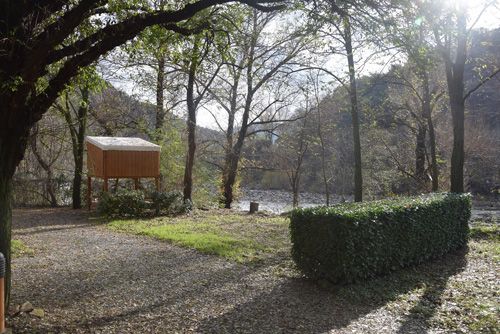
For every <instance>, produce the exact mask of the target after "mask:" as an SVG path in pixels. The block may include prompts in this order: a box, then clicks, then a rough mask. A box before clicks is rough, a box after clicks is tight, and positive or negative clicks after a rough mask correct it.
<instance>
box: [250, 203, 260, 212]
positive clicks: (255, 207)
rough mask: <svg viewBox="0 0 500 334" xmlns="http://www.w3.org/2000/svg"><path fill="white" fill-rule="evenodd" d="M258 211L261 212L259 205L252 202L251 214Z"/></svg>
mask: <svg viewBox="0 0 500 334" xmlns="http://www.w3.org/2000/svg"><path fill="white" fill-rule="evenodd" d="M257 211H259V203H257V202H250V213H256V212H257Z"/></svg>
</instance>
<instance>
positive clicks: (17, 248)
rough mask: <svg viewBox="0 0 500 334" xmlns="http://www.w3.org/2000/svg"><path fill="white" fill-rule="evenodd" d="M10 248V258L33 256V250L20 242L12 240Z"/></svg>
mask: <svg viewBox="0 0 500 334" xmlns="http://www.w3.org/2000/svg"><path fill="white" fill-rule="evenodd" d="M11 247H12V248H11V251H12V256H14V257H17V256H22V255H33V254H34V251H33V249H31V248H29V247H28V246H26V244H25V243H24V242H22V241H21V240H16V239H14V240H12V245H11Z"/></svg>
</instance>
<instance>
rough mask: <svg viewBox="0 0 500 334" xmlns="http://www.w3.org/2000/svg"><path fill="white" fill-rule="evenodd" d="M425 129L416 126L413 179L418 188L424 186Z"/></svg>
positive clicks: (419, 125) (421, 126) (420, 125)
mask: <svg viewBox="0 0 500 334" xmlns="http://www.w3.org/2000/svg"><path fill="white" fill-rule="evenodd" d="M426 133H427V129H426V127H425V126H423V125H422V124H420V123H419V124H418V128H417V135H416V145H415V177H416V178H417V180H418V183H419V187H422V188H423V187H424V185H425V151H426V150H425V136H426Z"/></svg>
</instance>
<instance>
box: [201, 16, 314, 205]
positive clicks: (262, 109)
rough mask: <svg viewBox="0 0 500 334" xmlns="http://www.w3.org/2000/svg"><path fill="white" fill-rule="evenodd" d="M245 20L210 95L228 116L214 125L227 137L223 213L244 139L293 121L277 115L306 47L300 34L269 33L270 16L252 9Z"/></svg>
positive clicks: (286, 99) (287, 98) (287, 97)
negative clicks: (232, 51)
mask: <svg viewBox="0 0 500 334" xmlns="http://www.w3.org/2000/svg"><path fill="white" fill-rule="evenodd" d="M246 17H247V20H246V22H245V23H244V24H243V27H242V28H240V30H239V31H237V32H235V33H234V34H233V38H234V40H235V42H234V45H232V50H234V54H232V55H230V56H229V59H230V60H228V61H227V62H226V63H225V67H224V70H221V71H220V73H219V75H218V83H217V85H216V86H217V89H215V88H214V89H210V90H209V91H210V93H211V95H212V97H213V99H214V100H215V102H216V103H217V105H218V106H219V107H220V108H221V109H222V110H224V111H225V112H226V113H227V126H226V127H223V126H221V124H220V123H218V124H219V128H220V129H221V130H222V131H223V132H224V133H225V137H226V143H225V147H224V149H225V157H224V162H223V167H222V196H223V203H224V206H225V207H226V208H231V204H232V202H233V199H234V189H233V188H234V185H235V183H236V178H237V175H238V168H239V164H240V159H241V154H242V150H243V146H244V143H245V139H246V138H247V137H249V136H252V135H256V134H258V133H263V132H273V130H275V129H276V126H278V125H279V124H280V123H283V122H288V121H293V120H295V119H296V118H294V117H291V118H288V117H286V116H285V115H282V114H281V111H283V110H284V108H285V107H286V106H288V105H289V104H290V103H291V102H292V98H291V95H293V94H294V92H291V91H290V89H289V87H288V86H289V84H288V82H289V81H290V80H291V77H290V76H291V74H292V73H294V72H295V71H296V68H297V67H300V64H299V63H300V62H298V59H297V58H299V57H300V55H302V54H303V53H304V50H305V49H306V47H308V46H310V43H308V42H310V41H309V40H308V38H307V37H306V36H304V35H303V33H302V32H301V31H299V30H297V31H294V32H292V33H290V31H279V32H277V33H274V34H273V33H272V32H271V31H269V30H268V29H270V25H271V22H273V21H272V20H273V19H275V18H276V14H275V13H271V14H263V13H260V12H258V11H255V10H254V11H252V12H250V13H248V15H247V16H246ZM240 111H241V113H240ZM240 117H241V118H240ZM215 118H216V119H217V117H215ZM238 121H239V124H238V123H237V122H238Z"/></svg>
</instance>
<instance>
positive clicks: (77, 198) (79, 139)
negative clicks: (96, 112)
mask: <svg viewBox="0 0 500 334" xmlns="http://www.w3.org/2000/svg"><path fill="white" fill-rule="evenodd" d="M80 90H81V93H82V103H81V105H80V108H78V131H77V132H76V133H74V135H75V138H74V141H73V159H74V161H75V171H74V175H73V193H72V202H73V209H81V208H82V177H83V153H84V151H85V132H86V130H87V115H88V111H89V102H90V101H89V95H90V91H89V88H88V87H83V88H81V89H80Z"/></svg>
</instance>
